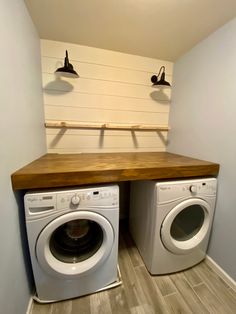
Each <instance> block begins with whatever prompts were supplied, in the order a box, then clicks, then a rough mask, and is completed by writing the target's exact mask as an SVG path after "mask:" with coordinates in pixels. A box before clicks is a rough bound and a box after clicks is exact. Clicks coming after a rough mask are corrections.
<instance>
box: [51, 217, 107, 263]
mask: <svg viewBox="0 0 236 314" xmlns="http://www.w3.org/2000/svg"><path fill="white" fill-rule="evenodd" d="M102 242H103V232H102V228H101V227H100V226H99V224H98V223H96V222H94V221H92V220H88V219H76V220H71V221H68V222H66V223H65V224H63V225H62V226H60V227H58V228H57V229H56V230H55V231H54V232H53V234H52V237H51V239H50V243H49V246H50V250H51V252H52V254H53V255H54V256H55V257H56V258H57V259H58V260H60V261H62V262H65V263H77V262H82V261H84V260H86V259H88V258H89V257H91V256H92V255H93V254H95V253H96V252H97V250H98V249H99V248H100V246H101V244H102Z"/></svg>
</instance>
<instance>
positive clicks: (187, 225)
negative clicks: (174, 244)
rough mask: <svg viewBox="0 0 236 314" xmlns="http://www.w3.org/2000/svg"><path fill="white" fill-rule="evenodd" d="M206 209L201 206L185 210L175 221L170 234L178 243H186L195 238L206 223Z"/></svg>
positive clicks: (189, 207)
mask: <svg viewBox="0 0 236 314" xmlns="http://www.w3.org/2000/svg"><path fill="white" fill-rule="evenodd" d="M204 217H205V214H204V209H203V208H202V206H200V205H196V204H194V205H190V206H188V207H186V208H184V209H183V210H182V211H181V212H180V213H179V214H178V215H177V216H176V217H175V219H174V221H173V223H172V225H171V228H170V234H171V236H172V237H173V238H174V239H175V240H177V241H186V240H189V239H191V238H192V237H193V236H195V235H196V234H197V233H198V231H199V230H200V229H201V227H202V225H203V222H204Z"/></svg>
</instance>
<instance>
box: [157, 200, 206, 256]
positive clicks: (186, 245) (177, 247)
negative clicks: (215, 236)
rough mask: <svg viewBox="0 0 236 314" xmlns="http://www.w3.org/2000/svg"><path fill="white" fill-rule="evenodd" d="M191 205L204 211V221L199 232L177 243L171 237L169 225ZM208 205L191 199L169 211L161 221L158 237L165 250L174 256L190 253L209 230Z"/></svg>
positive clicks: (202, 201)
mask: <svg viewBox="0 0 236 314" xmlns="http://www.w3.org/2000/svg"><path fill="white" fill-rule="evenodd" d="M191 205H200V206H201V208H202V209H203V210H204V221H203V224H202V226H201V228H200V230H199V231H198V232H197V233H196V234H195V235H194V236H193V237H192V238H191V239H189V240H186V241H178V240H176V239H174V238H173V237H172V236H171V225H172V223H173V221H174V219H175V217H176V216H177V215H178V214H179V213H180V212H181V211H182V210H184V209H185V208H186V207H189V206H191ZM210 209H211V207H210V205H209V204H208V203H207V202H206V201H204V200H202V199H199V198H191V199H188V200H185V201H183V202H181V203H180V204H178V205H177V206H175V207H174V208H173V209H171V211H170V212H169V213H168V214H167V215H166V217H165V218H164V220H163V223H162V226H161V231H160V236H161V240H162V242H163V244H164V246H165V248H166V249H167V250H169V251H170V252H172V253H175V254H187V253H190V252H192V251H193V250H194V249H195V248H196V247H197V246H198V245H199V244H200V243H201V242H202V241H203V240H204V238H205V236H206V234H207V233H208V231H209V228H210V215H209V213H210Z"/></svg>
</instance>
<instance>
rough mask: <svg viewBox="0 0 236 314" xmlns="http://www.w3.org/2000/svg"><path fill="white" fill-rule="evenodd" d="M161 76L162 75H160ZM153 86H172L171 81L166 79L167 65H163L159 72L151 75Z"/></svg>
mask: <svg viewBox="0 0 236 314" xmlns="http://www.w3.org/2000/svg"><path fill="white" fill-rule="evenodd" d="M160 76H161V77H160ZM151 82H152V83H153V85H152V86H153V87H168V86H169V87H171V85H170V83H169V82H167V81H166V80H165V67H164V66H161V67H160V70H159V73H158V74H157V75H153V76H152V77H151Z"/></svg>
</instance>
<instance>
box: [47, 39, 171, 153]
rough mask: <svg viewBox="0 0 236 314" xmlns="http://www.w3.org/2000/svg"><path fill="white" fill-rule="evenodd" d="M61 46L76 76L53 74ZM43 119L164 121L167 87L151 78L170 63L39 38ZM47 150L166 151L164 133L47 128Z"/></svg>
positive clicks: (60, 62) (168, 69)
mask: <svg viewBox="0 0 236 314" xmlns="http://www.w3.org/2000/svg"><path fill="white" fill-rule="evenodd" d="M65 50H68V53H69V60H70V63H72V64H73V66H74V69H75V70H76V71H77V72H78V74H79V76H80V78H78V79H69V78H63V79H62V78H61V79H59V78H57V77H56V76H55V74H54V71H55V70H56V69H57V68H58V67H60V66H62V65H63V63H64V56H65ZM41 55H42V72H43V90H44V104H45V120H60V121H67V122H69V121H73V122H74V121H77V122H88V123H89V122H102V123H134V124H149V125H150V124H151V125H156V124H158V125H168V117H169V103H170V93H171V90H170V89H166V90H164V91H159V90H158V89H154V88H152V87H151V81H150V77H151V76H152V75H153V74H156V72H157V71H158V70H159V68H160V66H162V65H164V66H165V67H166V79H167V80H168V81H170V82H171V79H172V68H173V64H172V63H171V62H166V61H161V60H155V59H151V58H144V57H140V56H135V55H129V54H124V53H119V52H114V51H109V50H103V49H98V48H92V47H86V46H80V45H75V44H69V43H63V42H55V41H48V40H41ZM46 134H47V145H48V152H49V153H71V152H72V153H77V152H127V151H130V152H132V151H165V146H166V138H167V132H150V131H122V130H119V131H118V130H105V131H101V130H92V129H83V130H82V129H73V130H72V129H50V128H47V130H46Z"/></svg>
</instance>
